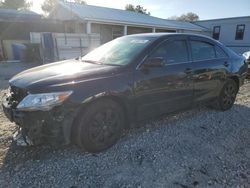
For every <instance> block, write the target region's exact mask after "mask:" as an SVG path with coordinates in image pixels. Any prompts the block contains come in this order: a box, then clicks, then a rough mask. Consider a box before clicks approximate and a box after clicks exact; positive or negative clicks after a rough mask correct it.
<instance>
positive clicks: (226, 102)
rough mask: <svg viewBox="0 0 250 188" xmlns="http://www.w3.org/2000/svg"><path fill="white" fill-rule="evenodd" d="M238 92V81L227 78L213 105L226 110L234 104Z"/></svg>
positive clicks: (217, 108) (215, 107)
mask: <svg viewBox="0 0 250 188" xmlns="http://www.w3.org/2000/svg"><path fill="white" fill-rule="evenodd" d="M237 93H238V86H237V83H236V82H235V81H234V80H233V79H227V81H226V83H225V84H224V86H223V88H222V90H221V92H220V94H219V96H218V97H217V99H216V100H215V101H214V103H213V104H212V107H213V108H214V109H216V110H220V111H226V110H229V109H231V108H232V106H233V105H234V102H235V99H236V95H237Z"/></svg>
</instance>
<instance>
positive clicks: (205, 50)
mask: <svg viewBox="0 0 250 188" xmlns="http://www.w3.org/2000/svg"><path fill="white" fill-rule="evenodd" d="M189 44H190V50H191V55H192V69H193V78H192V79H193V82H194V95H195V96H194V98H195V102H202V101H204V100H209V99H212V98H214V97H215V96H217V95H218V93H219V91H220V88H221V85H222V82H223V81H224V79H225V76H226V72H227V71H228V69H229V64H230V62H229V61H228V56H227V54H226V53H225V52H224V51H223V50H222V49H221V48H220V47H219V46H218V45H216V44H215V43H213V42H212V41H210V40H209V39H205V38H199V37H191V38H190V40H189Z"/></svg>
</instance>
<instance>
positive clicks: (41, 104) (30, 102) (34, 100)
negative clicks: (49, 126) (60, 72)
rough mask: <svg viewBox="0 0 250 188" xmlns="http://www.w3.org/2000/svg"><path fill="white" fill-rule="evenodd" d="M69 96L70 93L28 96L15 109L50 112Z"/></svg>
mask: <svg viewBox="0 0 250 188" xmlns="http://www.w3.org/2000/svg"><path fill="white" fill-rule="evenodd" d="M71 94H72V91H67V92H56V93H40V94H30V95H27V96H26V97H25V98H24V99H23V100H22V101H21V102H20V103H19V104H18V105H17V109H18V110H22V111H35V110H42V111H46V110H50V109H52V108H53V107H54V106H57V105H59V104H62V103H63V101H65V100H66V99H67V98H68V97H69V96H70V95H71Z"/></svg>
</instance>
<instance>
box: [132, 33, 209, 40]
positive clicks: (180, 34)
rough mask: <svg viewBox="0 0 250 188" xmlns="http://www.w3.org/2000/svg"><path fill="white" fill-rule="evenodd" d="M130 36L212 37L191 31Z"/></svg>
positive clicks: (134, 35)
mask: <svg viewBox="0 0 250 188" xmlns="http://www.w3.org/2000/svg"><path fill="white" fill-rule="evenodd" d="M128 36H130V37H152V38H161V37H166V36H193V37H202V38H207V39H210V40H211V39H212V38H211V37H208V36H206V35H202V34H193V33H140V34H133V35H128Z"/></svg>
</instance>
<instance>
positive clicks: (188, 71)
mask: <svg viewBox="0 0 250 188" xmlns="http://www.w3.org/2000/svg"><path fill="white" fill-rule="evenodd" d="M192 71H193V70H192V69H191V68H186V69H185V71H184V72H185V73H186V74H190V73H192Z"/></svg>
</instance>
